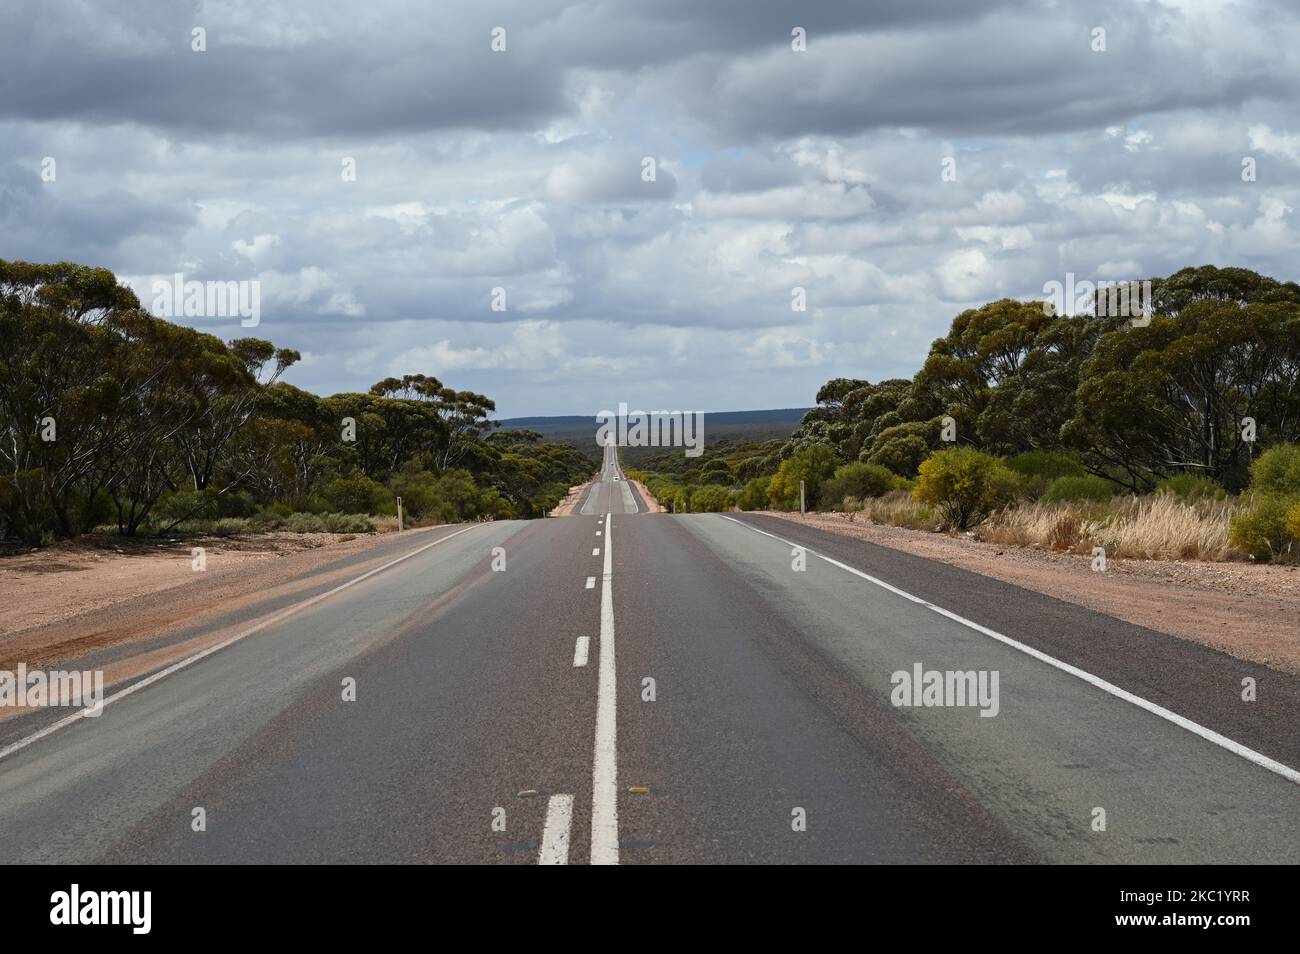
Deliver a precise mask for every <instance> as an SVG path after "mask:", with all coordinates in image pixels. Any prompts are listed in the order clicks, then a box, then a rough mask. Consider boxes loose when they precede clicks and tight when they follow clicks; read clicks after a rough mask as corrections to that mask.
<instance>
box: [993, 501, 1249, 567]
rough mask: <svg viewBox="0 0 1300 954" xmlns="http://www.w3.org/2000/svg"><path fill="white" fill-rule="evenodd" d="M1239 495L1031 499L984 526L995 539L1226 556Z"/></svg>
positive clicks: (1173, 556)
mask: <svg viewBox="0 0 1300 954" xmlns="http://www.w3.org/2000/svg"><path fill="white" fill-rule="evenodd" d="M1240 509H1241V504H1240V503H1238V502H1237V501H1236V500H1231V499H1229V500H1199V501H1191V502H1188V501H1184V500H1181V499H1179V498H1177V497H1172V496H1167V495H1164V494H1157V495H1155V496H1151V497H1120V498H1116V499H1115V500H1114V501H1112V502H1111V503H1109V504H1093V503H1058V504H1041V503H1025V504H1019V505H1017V506H1014V507H1010V508H1008V509H1007V510H1004V511H1002V512H1001V513H998V514H995V515H994V516H993V517H992V518H990V519H989V521H988V522H987V523H986V524H985V526H984V527H982V528H981V530H980V535H981V536H982V537H983V538H984V539H986V540H988V541H990V542H993V543H1002V544H1008V545H1012V546H1037V547H1043V548H1045V549H1050V550H1062V551H1074V552H1085V553H1086V552H1089V551H1090V550H1091V549H1092V548H1093V547H1104V548H1105V549H1106V553H1107V555H1108V556H1111V557H1128V558H1131V559H1145V560H1223V559H1226V558H1227V557H1228V556H1229V553H1230V551H1231V546H1230V544H1229V542H1228V526H1229V524H1230V523H1231V522H1232V518H1233V516H1234V515H1235V514H1236V513H1238V512H1239V511H1240Z"/></svg>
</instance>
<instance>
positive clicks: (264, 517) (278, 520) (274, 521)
mask: <svg viewBox="0 0 1300 954" xmlns="http://www.w3.org/2000/svg"><path fill="white" fill-rule="evenodd" d="M284 521H285V518H284V517H283V516H281V515H280V514H279V513H278V512H276V511H275V510H270V509H267V510H261V511H259V512H257V513H255V514H253V515H252V516H251V517H249V518H248V522H249V524H250V525H251V526H252V528H253V529H254V530H262V531H266V530H279V529H280V528H281V527H283V526H284Z"/></svg>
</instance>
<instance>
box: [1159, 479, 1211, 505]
mask: <svg viewBox="0 0 1300 954" xmlns="http://www.w3.org/2000/svg"><path fill="white" fill-rule="evenodd" d="M1156 493H1159V494H1169V495H1170V496H1173V497H1181V498H1182V499H1183V500H1222V499H1223V498H1224V497H1226V496H1228V492H1227V491H1226V490H1224V489H1223V485H1222V484H1220V483H1219V482H1218V481H1216V480H1211V479H1210V478H1209V477H1206V476H1204V475H1203V474H1175V475H1174V476H1173V477H1166V478H1165V479H1164V480H1162V481H1160V483H1158V484H1157V485H1156Z"/></svg>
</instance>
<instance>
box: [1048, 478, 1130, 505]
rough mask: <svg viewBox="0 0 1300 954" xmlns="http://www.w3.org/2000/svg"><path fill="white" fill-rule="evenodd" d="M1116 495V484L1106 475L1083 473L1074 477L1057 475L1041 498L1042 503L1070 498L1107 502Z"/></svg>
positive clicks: (1059, 501) (1058, 501)
mask: <svg viewBox="0 0 1300 954" xmlns="http://www.w3.org/2000/svg"><path fill="white" fill-rule="evenodd" d="M1114 496H1115V485H1114V484H1112V483H1111V482H1110V481H1109V480H1106V479H1105V478H1104V477H1096V476H1094V475H1092V474H1082V475H1078V476H1072V477H1057V478H1056V479H1055V480H1053V481H1052V482H1051V483H1050V484H1048V485H1047V490H1045V491H1044V492H1043V495H1042V497H1040V498H1039V500H1040V501H1041V502H1042V503H1049V504H1050V503H1061V502H1062V501H1068V500H1090V501H1092V502H1093V503H1105V502H1106V501H1107V500H1110V499H1111V498H1112V497H1114Z"/></svg>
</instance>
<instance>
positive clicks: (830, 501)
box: [821, 461, 899, 510]
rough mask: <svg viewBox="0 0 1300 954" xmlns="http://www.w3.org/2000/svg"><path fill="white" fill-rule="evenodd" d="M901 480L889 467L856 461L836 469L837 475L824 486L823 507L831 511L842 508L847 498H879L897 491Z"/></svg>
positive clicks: (822, 493)
mask: <svg viewBox="0 0 1300 954" xmlns="http://www.w3.org/2000/svg"><path fill="white" fill-rule="evenodd" d="M898 486H899V478H898V477H896V476H894V474H893V472H892V471H890V470H889V468H887V467H881V466H880V465H879V464H868V463H864V462H862V461H854V462H853V463H850V464H844V465H843V466H842V467H837V468H835V473H834V474H833V475H832V476H831V478H830V479H829V480H827V481H826V482H825V483H824V484H822V488H821V506H822V508H823V509H826V510H831V509H835V508H838V507H841V506H842V505H843V503H844V498H846V497H857V498H864V497H879V496H880V495H881V494H887V493H889V491H891V490H897V489H898Z"/></svg>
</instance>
